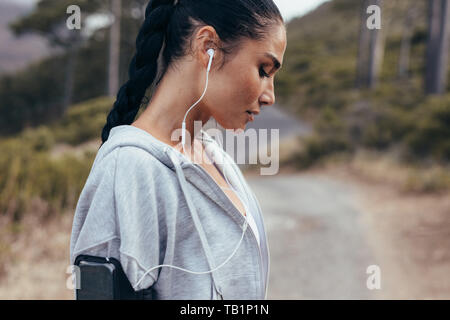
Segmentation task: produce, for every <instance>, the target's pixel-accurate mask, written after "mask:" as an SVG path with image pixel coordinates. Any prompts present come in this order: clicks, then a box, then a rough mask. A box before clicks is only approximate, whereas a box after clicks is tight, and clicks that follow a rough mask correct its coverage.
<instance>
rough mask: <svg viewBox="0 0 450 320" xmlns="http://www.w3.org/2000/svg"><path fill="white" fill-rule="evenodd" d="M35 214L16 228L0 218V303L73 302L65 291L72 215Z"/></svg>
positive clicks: (26, 218) (26, 216)
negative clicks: (28, 300)
mask: <svg viewBox="0 0 450 320" xmlns="http://www.w3.org/2000/svg"><path fill="white" fill-rule="evenodd" d="M36 212H37V213H36V214H27V215H24V218H23V221H21V223H20V225H12V224H11V223H10V222H7V219H5V217H2V218H3V220H2V221H1V222H0V226H1V229H2V230H3V231H5V232H2V235H1V237H0V243H2V244H3V247H4V248H7V249H6V250H4V251H3V252H2V253H3V254H2V255H1V256H0V259H1V260H2V262H1V265H2V271H3V272H2V273H1V274H0V299H73V291H72V290H69V289H67V288H66V280H67V278H68V277H70V274H66V269H67V267H68V265H69V243H70V232H71V228H72V215H71V214H70V213H66V214H62V215H57V216H53V217H51V218H46V217H45V216H43V215H42V214H40V213H39V211H36ZM0 254H1V253H0Z"/></svg>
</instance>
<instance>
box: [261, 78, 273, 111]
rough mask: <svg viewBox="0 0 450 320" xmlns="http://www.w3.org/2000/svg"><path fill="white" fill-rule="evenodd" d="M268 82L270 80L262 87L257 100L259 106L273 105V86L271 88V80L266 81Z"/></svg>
mask: <svg viewBox="0 0 450 320" xmlns="http://www.w3.org/2000/svg"><path fill="white" fill-rule="evenodd" d="M268 80H270V81H267V82H266V83H267V84H266V85H265V87H264V91H263V93H262V94H261V96H260V98H259V104H260V105H261V106H263V105H267V106H271V105H273V104H274V103H275V92H274V86H273V79H268Z"/></svg>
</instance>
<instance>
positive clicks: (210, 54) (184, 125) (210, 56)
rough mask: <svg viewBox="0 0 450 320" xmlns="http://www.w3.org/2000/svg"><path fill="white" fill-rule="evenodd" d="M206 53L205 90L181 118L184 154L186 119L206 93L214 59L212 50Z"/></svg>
mask: <svg viewBox="0 0 450 320" xmlns="http://www.w3.org/2000/svg"><path fill="white" fill-rule="evenodd" d="M206 53H207V54H208V55H209V62H208V67H207V69H206V86H205V90H203V94H202V96H201V97H200V99H198V101H197V102H196V103H194V104H193V105H192V106H191V107H190V108H189V109H188V111H186V113H185V115H184V118H183V122H182V124H181V146H182V147H183V151H184V152H186V150H185V149H184V145H185V144H186V117H187V115H188V113H189V111H191V110H192V108H194V107H195V106H196V105H197V103H199V102H200V100H202V99H203V96H204V95H205V93H206V89H208V76H209V71H210V70H211V64H212V61H213V58H214V49H208V51H206Z"/></svg>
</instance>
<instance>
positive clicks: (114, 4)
mask: <svg viewBox="0 0 450 320" xmlns="http://www.w3.org/2000/svg"><path fill="white" fill-rule="evenodd" d="M111 12H112V14H113V16H114V22H113V23H112V25H111V28H110V33H109V35H110V36H109V67H108V70H109V74H108V95H109V96H110V97H114V96H115V95H116V94H117V92H118V91H119V72H120V70H119V69H120V19H121V15H122V1H121V0H111Z"/></svg>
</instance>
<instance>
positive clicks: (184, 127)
mask: <svg viewBox="0 0 450 320" xmlns="http://www.w3.org/2000/svg"><path fill="white" fill-rule="evenodd" d="M207 53H208V55H209V57H210V58H209V62H208V67H207V71H206V86H205V90H204V91H203V94H202V96H201V97H200V99H199V100H198V101H197V102H196V103H194V104H193V105H192V106H191V107H190V108H189V109H188V110H187V111H186V114H185V115H184V119H183V123H182V136H181V143H182V147H183V151H184V152H186V151H185V149H184V145H185V142H186V141H185V131H186V117H187V114H188V113H189V111H191V110H192V108H193V107H195V106H196V105H197V104H198V103H199V102H200V101H201V100H202V98H203V96H204V95H205V93H206V89H207V88H208V74H209V71H210V69H211V63H212V61H213V58H214V49H208V51H207ZM171 159H172V161H176V162H178V160H177V158H176V157H173V158H172V157H171ZM223 175H224V177H225V180H226V182H227V184H228V186H230V187H231V188H222V187H220V186H219V187H220V188H221V189H222V190H223V189H229V190H233V191H234V192H235V194H236V196H237V197H238V198H239V200H240V201H241V203H242V205H243V206H244V208H245V212H246V214H245V223H244V225H243V227H242V229H243V231H242V236H241V239H240V240H239V242H238V244H237V246H236V248H235V249H234V250H233V253H232V254H231V255H230V256H229V257H228V258H227V259H226V260H225V261H224V262H222V263H221V264H220V265H219V266H218V267H216V268H214V269H212V270H208V271H200V272H198V271H191V270H188V269H184V268H181V267H177V266H174V265H169V264H161V265H157V266H154V267H152V268H150V269H148V270H146V272H145V273H144V274H143V275H142V276H141V278H140V279H139V281H138V282H137V283H136V285H135V286H136V287H137V286H138V285H139V283H141V281H142V280H143V279H144V277H145V276H146V275H147V274H148V273H149V272H150V271H152V270H154V269H157V268H161V267H171V268H174V269H178V270H181V271H185V272H188V273H193V274H206V273H211V272H213V271H215V270H218V269H219V268H221V267H223V266H224V265H225V264H226V263H227V262H228V261H229V260H230V259H231V258H232V257H233V256H234V254H235V253H236V252H237V250H238V249H239V247H240V245H241V242H242V240H243V239H244V235H245V231H246V230H247V226H248V217H247V215H248V214H249V210H248V207H249V206H248V204H249V199H248V195H247V194H246V193H245V196H246V198H247V199H246V200H247V201H246V202H244V201H243V200H242V198H241V197H240V196H239V193H238V192H237V191H236V190H235V189H234V188H233V187H232V185H231V184H230V182H229V181H228V179H227V176H226V170H225V166H224V169H223Z"/></svg>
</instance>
